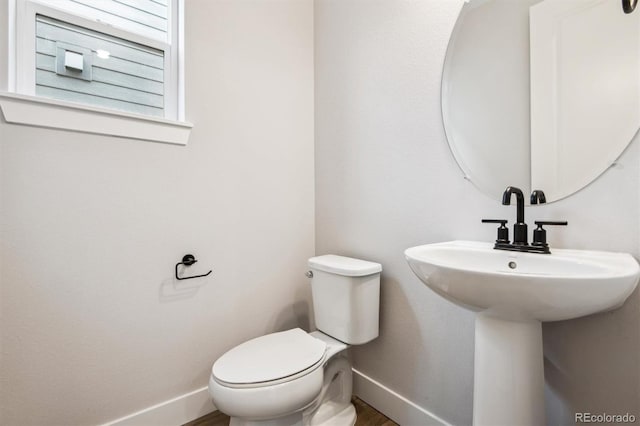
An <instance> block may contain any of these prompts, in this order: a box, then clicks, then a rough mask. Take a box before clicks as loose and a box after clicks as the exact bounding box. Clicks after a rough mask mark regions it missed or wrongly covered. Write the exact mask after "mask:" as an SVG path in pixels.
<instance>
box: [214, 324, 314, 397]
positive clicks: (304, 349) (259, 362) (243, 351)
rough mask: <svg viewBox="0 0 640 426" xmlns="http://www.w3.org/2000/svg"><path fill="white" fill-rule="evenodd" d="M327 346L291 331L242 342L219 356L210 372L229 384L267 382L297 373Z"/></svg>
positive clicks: (299, 331)
mask: <svg viewBox="0 0 640 426" xmlns="http://www.w3.org/2000/svg"><path fill="white" fill-rule="evenodd" d="M325 349H326V343H325V342H323V341H321V340H319V339H316V338H315V337H312V336H310V335H309V334H308V333H307V332H305V331H304V330H301V329H299V328H294V329H292V330H287V331H282V332H280V333H272V334H267V335H266V336H261V337H257V338H255V339H252V340H249V341H247V342H244V343H242V344H240V345H238V346H236V347H235V348H233V349H231V350H229V351H228V352H227V353H225V354H224V355H222V356H221V357H220V358H219V359H218V360H217V361H216V362H215V363H214V364H213V368H212V369H211V373H212V374H213V376H214V377H215V378H216V379H217V380H220V381H223V382H227V383H232V384H248V383H260V382H270V381H274V380H278V379H282V378H284V377H287V376H291V375H294V374H296V373H299V372H301V371H303V370H305V369H307V368H309V367H311V366H312V365H314V364H316V363H318V362H319V361H320V360H322V358H323V357H324V352H325Z"/></svg>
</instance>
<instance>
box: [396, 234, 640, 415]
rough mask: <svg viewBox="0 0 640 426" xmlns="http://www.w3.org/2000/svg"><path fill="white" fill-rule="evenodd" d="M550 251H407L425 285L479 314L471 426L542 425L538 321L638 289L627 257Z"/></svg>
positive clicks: (457, 247)
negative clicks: (545, 252)
mask: <svg viewBox="0 0 640 426" xmlns="http://www.w3.org/2000/svg"><path fill="white" fill-rule="evenodd" d="M551 251H552V253H551V254H538V253H535V254H534V253H520V252H511V251H503V250H494V249H493V244H490V243H480V242H471V241H451V242H447V243H438V244H427V245H423V246H418V247H413V248H410V249H408V250H406V251H405V257H406V258H407V261H408V262H409V265H410V266H411V269H412V270H413V272H414V273H415V274H416V275H417V276H418V278H420V280H422V282H424V283H425V284H426V285H427V286H428V287H429V288H431V289H432V290H433V291H435V292H436V293H438V294H439V295H441V296H442V297H444V298H445V299H447V300H449V301H451V302H453V303H455V304H456V305H458V306H461V307H463V308H466V309H469V310H471V311H473V312H476V320H475V323H476V324H475V328H476V330H475V359H474V388H473V424H474V425H475V426H483V425H487V426H495V425H510V426H514V425H529V426H538V425H543V424H547V422H546V419H545V414H544V395H543V393H544V368H543V352H542V327H541V321H559V320H566V319H571V318H577V317H581V316H584V315H589V314H594V313H597V312H603V311H607V310H611V309H615V308H617V307H619V306H621V305H622V304H623V303H624V301H625V300H627V298H628V297H629V295H630V294H631V293H632V292H633V290H634V289H635V288H636V286H637V284H638V278H639V277H640V267H639V266H638V262H636V260H635V259H634V258H633V257H632V256H631V255H629V254H625V253H609V252H599V251H584V250H565V249H553V248H552V250H551ZM451 332H452V333H453V332H455V330H452V331H451Z"/></svg>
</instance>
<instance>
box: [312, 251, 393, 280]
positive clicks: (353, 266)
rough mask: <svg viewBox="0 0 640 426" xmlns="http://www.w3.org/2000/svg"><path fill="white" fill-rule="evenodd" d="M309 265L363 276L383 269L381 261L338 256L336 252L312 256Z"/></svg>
mask: <svg viewBox="0 0 640 426" xmlns="http://www.w3.org/2000/svg"><path fill="white" fill-rule="evenodd" d="M309 267H310V268H311V269H315V270H318V271H324V272H329V273H332V274H338V275H344V276H348V277H362V276H365V275H371V274H376V273H378V272H381V271H382V265H380V264H379V263H375V262H369V261H366V260H360V259H354V258H352V257H344V256H336V255H335V254H326V255H324V256H316V257H312V258H311V259H309Z"/></svg>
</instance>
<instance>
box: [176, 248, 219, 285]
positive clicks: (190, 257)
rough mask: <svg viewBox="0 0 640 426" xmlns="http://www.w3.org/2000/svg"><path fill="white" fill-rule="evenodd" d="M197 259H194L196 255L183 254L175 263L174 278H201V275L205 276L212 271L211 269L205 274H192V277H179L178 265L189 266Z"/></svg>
mask: <svg viewBox="0 0 640 426" xmlns="http://www.w3.org/2000/svg"><path fill="white" fill-rule="evenodd" d="M197 261H198V260H197V259H196V257H195V256H194V255H192V254H185V255H184V256H183V257H182V262H178V263H176V279H177V280H190V279H191V278H201V277H206V276H207V275H209V274H211V272H213V271H212V270H211V271H209V272H207V273H206V274H202V275H194V276H192V277H181V276H180V275H178V267H179V266H180V265H184V266H191V265H193V264H194V263H196V262H197Z"/></svg>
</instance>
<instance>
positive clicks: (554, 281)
mask: <svg viewBox="0 0 640 426" xmlns="http://www.w3.org/2000/svg"><path fill="white" fill-rule="evenodd" d="M405 256H406V258H407V261H408V262H409V265H410V266H411V269H412V270H413V272H414V273H415V274H416V275H417V276H418V278H420V280H422V282H424V283H425V284H426V285H427V286H428V287H429V288H431V289H432V290H433V291H435V292H436V293H438V294H439V295H441V296H442V297H444V298H445V299H447V300H449V301H451V302H453V303H455V304H457V305H459V306H462V307H464V308H467V309H470V310H472V311H475V312H485V313H487V314H492V315H494V316H496V317H501V318H504V319H517V320H527V319H535V320H538V321H558V320H566V319H571V318H577V317H581V316H584V315H589V314H594V313H596V312H602V311H606V310H609V309H614V308H617V307H619V306H620V305H622V304H623V303H624V301H625V300H626V299H627V297H629V295H630V294H631V293H632V292H633V290H634V289H635V288H636V285H637V283H638V277H639V276H640V267H639V266H638V262H636V260H635V259H634V258H633V257H632V256H631V255H629V254H626V253H611V252H601V251H585V250H566V249H553V252H552V254H538V253H520V252H512V251H504V250H494V249H493V244H490V243H481V242H473V241H451V242H446V243H438V244H427V245H424V246H418V247H413V248H410V249H408V250H406V251H405Z"/></svg>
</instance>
